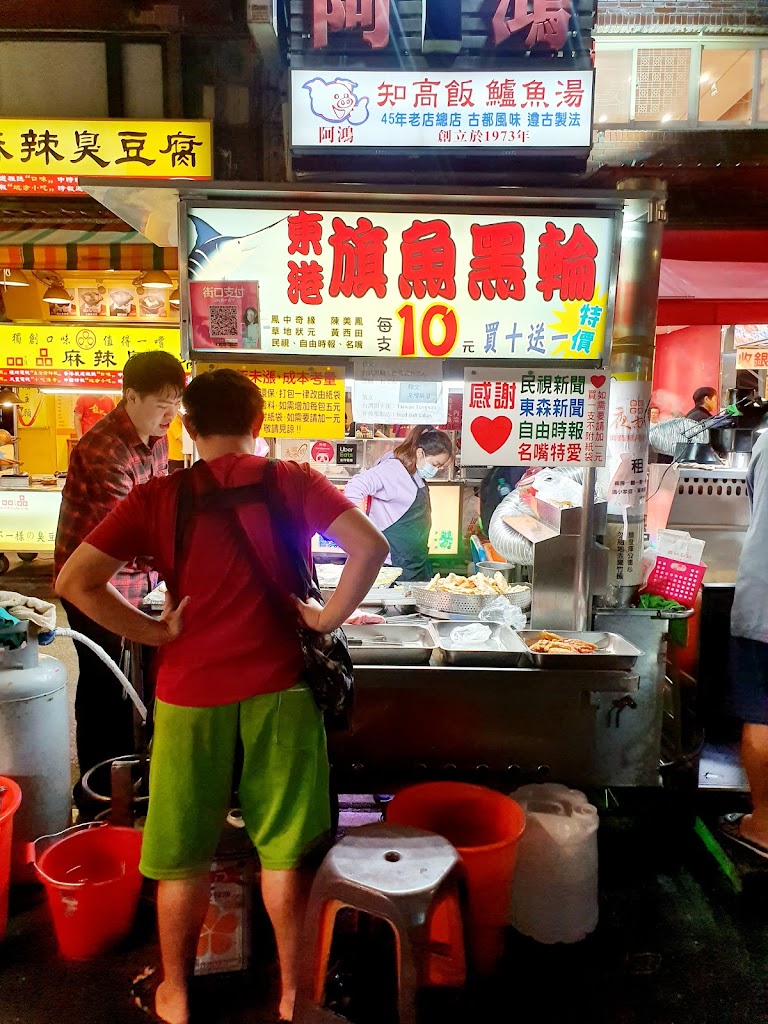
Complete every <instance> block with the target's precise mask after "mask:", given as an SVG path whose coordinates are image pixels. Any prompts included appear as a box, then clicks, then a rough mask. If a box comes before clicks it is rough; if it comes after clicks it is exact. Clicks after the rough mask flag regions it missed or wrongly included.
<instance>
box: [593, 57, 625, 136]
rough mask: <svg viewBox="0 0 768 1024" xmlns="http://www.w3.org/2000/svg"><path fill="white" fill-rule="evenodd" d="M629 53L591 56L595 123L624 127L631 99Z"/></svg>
mask: <svg viewBox="0 0 768 1024" xmlns="http://www.w3.org/2000/svg"><path fill="white" fill-rule="evenodd" d="M633 60H634V53H633V51H632V50H597V51H596V53H595V123H596V124H626V123H627V121H629V117H630V103H631V99H632V62H633Z"/></svg>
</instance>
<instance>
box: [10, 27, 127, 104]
mask: <svg viewBox="0 0 768 1024" xmlns="http://www.w3.org/2000/svg"><path fill="white" fill-rule="evenodd" d="M0 114H1V115H2V116H3V117H107V116H108V114H109V104H108V99H107V50H106V46H105V45H104V43H100V42H95V43H91V42H47V41H40V42H37V41H34V42H33V41H29V42H27V41H16V40H13V41H12V40H3V41H2V42H0Z"/></svg>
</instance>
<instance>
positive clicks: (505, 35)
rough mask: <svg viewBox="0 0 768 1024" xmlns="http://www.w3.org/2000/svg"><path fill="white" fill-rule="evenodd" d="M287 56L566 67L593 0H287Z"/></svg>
mask: <svg viewBox="0 0 768 1024" xmlns="http://www.w3.org/2000/svg"><path fill="white" fill-rule="evenodd" d="M288 6H289V10H290V16H289V18H288V19H287V22H288V26H287V27H288V33H289V34H288V40H287V47H288V52H289V56H290V59H291V63H296V62H297V61H299V60H301V59H302V58H304V59H311V58H312V57H313V56H314V57H315V59H318V58H320V59H324V60H325V61H326V62H328V63H329V64H330V63H332V62H334V60H335V61H336V62H337V63H341V60H342V58H346V62H347V64H349V63H350V61H355V62H360V61H365V62H366V63H368V64H370V65H371V66H373V65H376V66H379V67H381V66H386V65H387V64H388V63H390V64H394V63H395V61H397V62H399V63H402V59H403V54H407V55H408V60H409V63H414V64H416V66H421V65H422V64H424V55H430V54H442V55H449V56H450V57H451V58H452V59H454V60H456V59H458V61H459V63H462V62H464V61H465V60H468V59H470V58H471V59H472V60H474V61H475V62H482V61H483V60H486V61H488V62H490V61H495V62H496V63H498V64H499V65H502V66H504V65H506V66H509V65H510V64H512V63H514V64H517V65H518V66H520V65H523V64H526V63H535V62H536V61H537V59H541V58H545V59H547V60H548V61H552V62H554V63H556V64H558V65H565V66H571V65H573V64H574V63H575V62H579V61H583V60H584V59H585V58H586V59H588V58H589V51H590V46H591V30H592V22H593V17H594V3H593V0H288Z"/></svg>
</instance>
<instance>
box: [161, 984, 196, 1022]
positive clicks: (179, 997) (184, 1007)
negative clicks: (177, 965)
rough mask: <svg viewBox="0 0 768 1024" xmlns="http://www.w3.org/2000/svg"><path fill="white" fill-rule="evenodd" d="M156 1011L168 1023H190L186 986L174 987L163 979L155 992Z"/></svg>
mask: <svg viewBox="0 0 768 1024" xmlns="http://www.w3.org/2000/svg"><path fill="white" fill-rule="evenodd" d="M155 1013H156V1014H157V1016H158V1017H160V1019H161V1020H164V1021H165V1022H166V1024H189V1001H188V999H187V990H186V988H183V989H172V988H170V986H169V985H168V982H167V981H162V982H161V983H160V984H159V985H158V987H157V992H156V993H155Z"/></svg>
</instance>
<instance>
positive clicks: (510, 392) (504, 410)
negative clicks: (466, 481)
mask: <svg viewBox="0 0 768 1024" xmlns="http://www.w3.org/2000/svg"><path fill="white" fill-rule="evenodd" d="M607 409H608V377H607V375H606V374H605V373H602V372H598V373H575V372H573V371H567V372H566V371H549V370H547V371H539V370H533V369H528V370H490V371H485V370H482V369H468V370H466V371H465V379H464V410H463V417H462V445H461V461H462V465H465V466H526V465H531V466H557V465H563V466H567V465H571V466H602V465H604V464H605V458H606V415H607Z"/></svg>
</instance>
